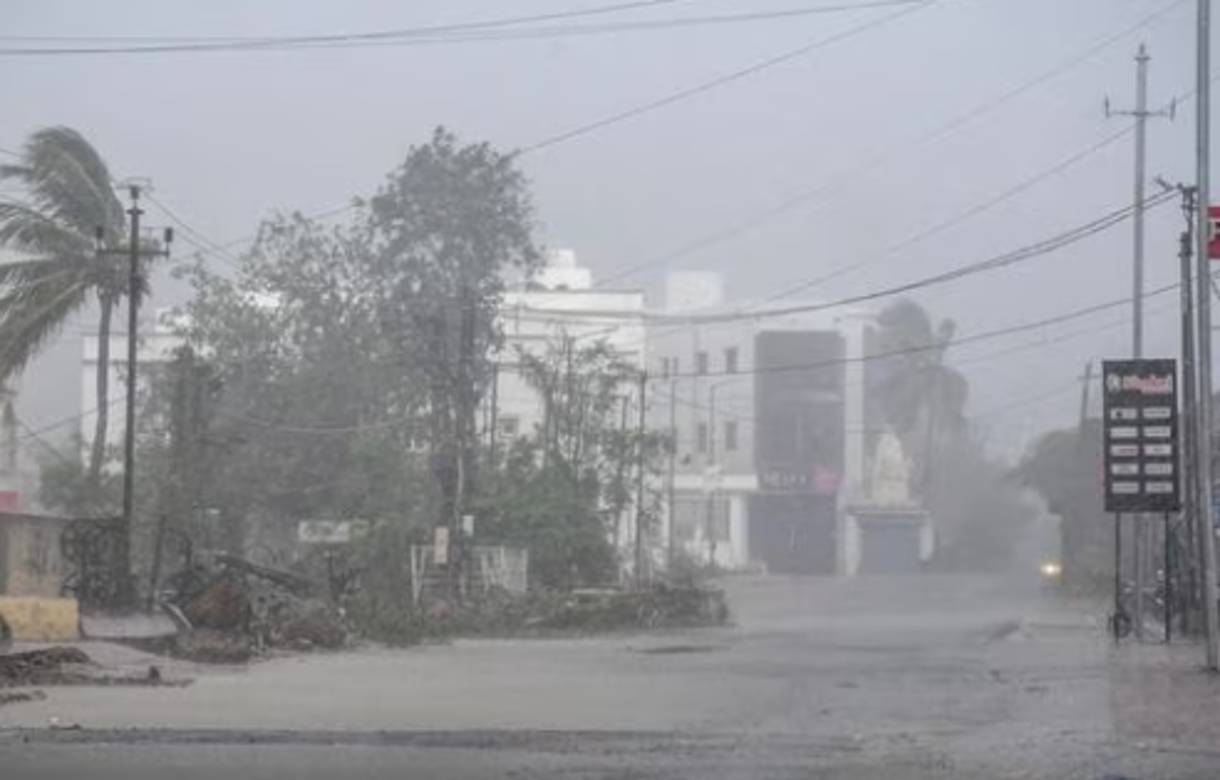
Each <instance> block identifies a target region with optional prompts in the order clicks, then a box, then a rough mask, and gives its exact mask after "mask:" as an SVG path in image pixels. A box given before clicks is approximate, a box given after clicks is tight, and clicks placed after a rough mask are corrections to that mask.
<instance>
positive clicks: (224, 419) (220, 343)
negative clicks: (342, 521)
mask: <svg viewBox="0 0 1220 780" xmlns="http://www.w3.org/2000/svg"><path fill="white" fill-rule="evenodd" d="M191 273H192V278H193V284H194V287H195V292H196V294H195V298H194V300H193V301H192V303H191V304H190V306H189V307H188V313H189V315H190V317H189V323H190V325H189V330H188V333H187V335H188V336H189V339H190V341H191V343H193V344H194V345H195V346H196V349H197V351H198V352H199V353H200V354H201V355H204V356H206V360H207V361H208V363H210V365H211V379H210V381H212V382H214V383H215V384H216V385H217V387H218V390H217V392H216V394H215V398H214V399H213V400H212V402H211V404H210V409H209V411H208V413H207V415H206V417H207V420H206V426H205V427H206V431H205V432H204V434H203V446H202V453H203V457H201V458H200V459H198V461H197V465H196V466H195V467H194V468H193V469H192V470H193V471H194V472H195V478H196V479H199V480H204V481H205V483H206V485H207V489H206V491H203V492H204V493H205V494H206V495H207V500H208V501H209V502H210V503H212V504H214V505H216V506H217V507H219V508H221V509H222V513H223V514H224V515H226V516H227V517H230V518H232V519H234V520H235V521H241V520H244V519H247V518H263V519H265V520H267V521H269V522H271V523H273V524H274V523H276V522H277V521H288V520H291V519H301V518H306V517H327V516H330V517H350V516H361V517H369V516H381V515H385V514H390V515H393V516H399V515H401V514H402V513H403V512H404V511H406V510H407V509H408V508H410V507H411V506H414V505H416V504H417V503H418V501H419V499H420V497H421V496H427V495H428V490H427V489H426V488H425V489H419V488H420V485H419V484H418V480H414V479H412V478H410V477H409V474H410V472H412V470H413V469H414V468H415V466H416V462H417V461H418V459H419V458H418V455H416V454H415V451H414V449H413V448H414V446H415V444H416V443H417V441H418V438H419V437H418V421H419V419H420V414H421V412H420V404H421V403H422V402H423V401H424V400H425V397H426V396H425V395H424V393H423V389H422V387H423V386H422V383H421V382H419V381H417V380H416V379H414V372H413V368H412V366H411V363H410V361H409V360H405V359H404V355H403V353H402V350H401V349H400V346H399V338H398V336H399V334H397V333H395V332H393V331H392V330H390V329H387V328H386V327H385V323H384V322H383V321H381V320H380V319H379V316H378V315H379V309H378V306H377V300H378V296H379V294H380V293H379V286H380V285H381V283H382V280H381V268H380V267H379V266H378V265H377V263H376V262H375V256H374V255H373V254H372V252H371V251H370V250H369V248H368V243H367V233H366V232H365V230H364V228H363V227H362V226H360V225H359V224H357V226H355V227H351V226H349V227H340V228H334V229H326V228H324V227H322V226H320V225H318V224H317V223H314V222H311V221H309V220H306V219H304V218H302V217H300V216H299V215H293V216H286V217H285V216H281V217H276V218H274V219H272V220H270V221H268V222H267V223H266V224H264V226H263V228H262V229H261V231H260V235H259V239H258V241H257V242H256V245H255V247H254V248H253V250H252V251H251V252H250V253H249V254H247V255H246V256H245V257H243V258H242V260H241V262H240V264H239V266H238V269H237V274H236V275H235V276H234V277H233V278H227V277H224V276H220V275H217V274H213V273H211V272H209V271H208V270H207V269H206V268H204V267H203V266H201V265H197V266H196V267H195V268H194V269H192V271H191Z"/></svg>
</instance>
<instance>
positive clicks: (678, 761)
mask: <svg viewBox="0 0 1220 780" xmlns="http://www.w3.org/2000/svg"><path fill="white" fill-rule="evenodd" d="M726 587H727V588H728V590H729V593H730V601H731V603H732V605H733V607H734V612H735V623H736V624H735V625H734V626H732V627H729V628H725V629H717V630H707V631H695V632H682V633H673V634H662V635H650V636H633V637H611V638H598V639H586V640H543V641H502V642H501V641H477V642H459V643H456V644H454V645H451V646H436V647H424V648H415V649H411V650H404V651H395V650H386V649H367V650H362V651H358V652H353V653H344V654H337V655H324V656H310V657H295V658H283V659H276V660H272V661H269V662H265V663H260V664H256V665H254V666H253V667H251V668H250V669H248V670H243V669H215V668H212V669H207V670H200V669H193V668H183V667H178V668H170V669H168V670H167V671H168V672H169V673H170V674H181V673H187V674H191V675H193V676H195V677H196V682H195V684H194V685H192V686H191V687H189V688H185V689H154V690H148V689H138V690H136V689H98V688H74V689H52V690H49V691H48V698H47V700H45V701H41V702H33V703H29V704H21V705H13V706H9V707H5V708H2V709H0V729H2V730H3V732H0V759H3V761H2V762H0V766H4V767H5V768H6V771H5V773H4V776H5V777H8V776H10V775H9V774H8V770H9V769H11V770H13V774H12V775H11V776H13V777H45V778H51V777H68V776H76V777H84V776H88V777H104V776H112V777H150V778H151V777H165V776H167V775H169V774H171V773H172V774H173V775H174V776H175V777H177V778H193V777H201V778H202V777H214V776H220V775H235V776H241V777H282V776H295V777H318V778H322V777H328V778H329V777H335V776H345V777H348V776H350V777H402V776H411V777H471V778H508V777H518V778H526V777H529V778H532V777H565V778H569V777H570V778H628V777H631V778H635V777H666V778H736V777H741V778H754V777H774V778H810V777H819V778H820V777H830V778H839V777H841V778H873V777H893V778H925V777H926V778H934V777H935V778H942V777H960V778H967V777H971V778H973V777H1011V778H1018V777H1046V778H1074V777H1079V778H1102V777H1107V776H1110V777H1129V778H1175V777H1181V778H1217V777H1220V681H1217V680H1215V679H1212V678H1208V677H1206V676H1204V675H1202V674H1201V673H1199V672H1198V671H1197V665H1198V661H1199V652H1198V649H1197V648H1194V647H1186V646H1183V647H1179V648H1170V649H1166V648H1163V647H1152V646H1149V647H1124V648H1121V649H1118V650H1115V649H1114V648H1113V647H1112V646H1111V644H1110V643H1109V642H1108V641H1107V639H1106V638H1105V637H1104V635H1103V633H1102V631H1101V629H1100V623H1101V618H1102V611H1103V608H1100V607H1098V608H1096V609H1094V608H1090V607H1088V606H1084V605H1078V604H1077V605H1065V604H1061V603H1058V602H1055V601H1051V600H1048V599H1046V598H1045V597H1043V596H1042V595H1041V594H1040V593H1039V592H1038V590H1037V588H1036V586H1035V585H1034V584H1033V583H1014V582H1012V581H1006V580H1001V579H996V578H966V577H918V578H895V579H860V580H854V581H838V580H828V579H817V578H742V579H732V580H730V581H728V582H726ZM91 652H93V653H94V654H95V655H98V654H101V655H104V654H105V653H107V652H109V653H110V654H111V657H110V658H108V659H107V660H111V661H115V662H120V663H127V664H131V665H132V666H133V667H134V666H138V665H140V664H146V663H147V658H144V657H140V656H138V655H137V654H134V653H132V652H130V651H125V650H124V651H119V650H114V649H109V650H107V649H103V648H93V649H91ZM51 718H57V719H58V721H59V723H60V725H79V726H80V728H79V729H75V728H73V729H57V730H50V729H47V728H46V726H47V724H48V722H49V719H51Z"/></svg>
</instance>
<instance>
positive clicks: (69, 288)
mask: <svg viewBox="0 0 1220 780" xmlns="http://www.w3.org/2000/svg"><path fill="white" fill-rule="evenodd" d="M3 179H8V180H11V181H14V182H16V183H17V184H19V185H20V186H22V187H23V188H24V189H25V191H26V193H27V198H26V200H25V201H14V200H6V201H3V202H0V246H3V247H6V248H8V249H9V250H11V251H12V252H13V254H14V255H15V257H14V258H13V259H12V260H10V261H9V262H3V263H0V382H4V381H6V380H8V379H9V378H10V377H12V376H13V375H15V374H17V373H19V372H20V371H21V370H22V369H24V368H25V366H26V365H27V364H28V363H29V362H30V360H31V359H32V358H33V357H34V356H35V355H37V354H38V352H39V351H40V350H41V349H42V348H43V347H45V346H47V344H48V343H49V342H50V341H51V340H52V339H54V338H55V336H56V335H58V333H59V332H60V330H62V328H63V326H64V325H65V324H66V323H67V321H68V319H69V318H70V317H71V316H72V315H73V314H75V313H77V312H79V311H80V310H81V309H83V308H85V307H86V306H87V305H88V303H89V302H90V299H91V298H92V297H93V296H96V297H97V302H98V354H97V425H96V428H95V430H94V436H93V447H92V451H91V453H90V458H89V476H90V480H91V482H92V483H93V484H96V483H97V480H98V476H99V474H100V472H101V468H102V463H103V460H104V458H105V451H106V427H107V424H108V420H109V415H108V410H109V398H108V395H109V387H108V379H109V376H110V321H111V317H112V315H113V313H114V308H115V306H116V305H117V304H118V302H119V301H120V300H121V299H122V297H123V295H124V294H125V293H126V290H125V281H126V277H125V264H124V262H123V260H122V258H121V257H117V256H115V255H113V254H108V255H103V254H101V253H99V252H98V251H97V248H96V241H97V238H98V231H99V229H100V238H101V240H102V242H103V243H105V244H107V245H110V246H114V245H117V244H119V243H121V242H122V241H123V237H124V236H123V234H124V232H125V230H124V228H125V224H126V222H125V216H124V212H123V207H122V204H120V203H119V200H118V197H117V196H116V195H115V193H114V190H113V188H112V187H111V180H110V173H109V172H108V171H107V169H106V163H105V162H104V161H103V160H102V158H101V155H99V154H98V153H97V150H95V149H94V148H93V146H91V145H90V144H89V142H88V141H86V140H85V138H84V137H83V136H82V135H81V134H80V133H78V132H77V131H75V130H73V129H71V128H68V127H50V128H46V129H43V130H39V131H38V132H36V133H34V134H33V135H31V136H30V138H29V140H28V141H27V142H26V144H25V147H24V148H23V149H22V152H21V155H20V160H19V162H18V163H17V164H14V165H4V166H0V180H3Z"/></svg>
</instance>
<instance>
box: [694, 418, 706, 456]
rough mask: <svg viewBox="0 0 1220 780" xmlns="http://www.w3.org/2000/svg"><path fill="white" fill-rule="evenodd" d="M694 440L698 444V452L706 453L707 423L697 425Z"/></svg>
mask: <svg viewBox="0 0 1220 780" xmlns="http://www.w3.org/2000/svg"><path fill="white" fill-rule="evenodd" d="M695 440H696V442H698V447H699V452H707V423H702V422H701V423H699V425H698V427H697V428H696V429H695Z"/></svg>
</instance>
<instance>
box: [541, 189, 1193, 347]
mask: <svg viewBox="0 0 1220 780" xmlns="http://www.w3.org/2000/svg"><path fill="white" fill-rule="evenodd" d="M1175 195H1176V193H1173V192H1165V193H1161V194H1158V195H1154V196H1153V197H1151V198H1148V199H1147V201H1146V203H1145V208H1154V207H1156V206H1159V205H1162V204H1164V203H1167V202H1169V201H1170V200H1171V199H1172V198H1173V197H1174V196H1175ZM1134 208H1135V207H1134V206H1125V207H1123V208H1120V209H1117V210H1115V211H1111V212H1110V213H1108V214H1105V215H1103V216H1101V217H1099V218H1097V219H1094V220H1092V221H1090V222H1086V223H1084V224H1082V225H1078V226H1076V227H1074V228H1071V229H1069V230H1067V231H1064V232H1062V233H1059V234H1057V235H1054V236H1051V237H1050V238H1046V239H1042V240H1041V241H1037V242H1035V243H1033V244H1027V245H1025V246H1022V247H1020V248H1018V249H1015V250H1011V251H1009V252H1005V253H1003V254H1000V255H996V256H994V257H990V258H987V259H985V260H980V261H977V262H973V263H968V264H966V265H962V266H958V267H957V268H954V269H951V270H949V271H943V272H941V273H938V274H934V275H932V276H926V277H923V278H921V279H916V280H914V281H910V282H904V283H902V284H897V285H892V286H889V287H884V288H881V289H879V290H871V291H869V292H864V293H857V294H855V295H850V296H846V297H843V298H838V299H836V300H832V301H826V302H821V303H810V304H802V305H798V306H786V307H783V308H773V309H759V310H754V311H749V310H736V311H729V312H723V313H719V314H702V315H679V316H674V315H657V314H647V315H645V319H648V320H654V321H668V322H681V323H684V324H688V325H700V324H710V323H717V322H736V321H740V320H760V319H766V318H771V317H783V316H788V315H792V314H808V313H811V312H816V311H823V310H825V309H832V308H838V307H842V306H851V305H855V304H859V303H866V302H868V301H873V300H877V299H880V298H889V297H893V296H895V295H901V294H904V293H909V292H914V291H915V290H919V289H923V288H925V287H931V286H934V285H939V284H944V283H947V282H951V281H956V280H958V279H962V278H964V277H967V276H973V275H975V274H979V273H983V272H986V271H992V270H995V269H998V268H1004V267H1007V266H1010V265H1015V264H1017V263H1021V262H1025V261H1027V260H1033V259H1035V258H1038V257H1041V256H1043V255H1047V254H1050V253H1051V252H1054V251H1056V250H1059V249H1062V248H1063V247H1065V246H1069V245H1071V244H1074V243H1077V242H1079V241H1082V240H1084V239H1086V238H1088V237H1090V236H1093V235H1096V234H1098V233H1101V232H1102V231H1104V230H1107V229H1109V228H1111V227H1114V226H1115V225H1118V224H1121V223H1122V222H1124V221H1125V220H1126V219H1127V218H1128V217H1129V216H1131V214H1132V212H1133V211H1134ZM524 310H525V311H528V312H533V313H536V314H551V315H559V314H563V315H566V316H568V317H578V316H580V313H578V312H570V311H568V312H565V311H562V310H551V309H541V308H534V307H524ZM591 316H592V315H591ZM596 316H598V317H606V316H607V315H606V314H604V313H600V312H599V313H597V314H596Z"/></svg>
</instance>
